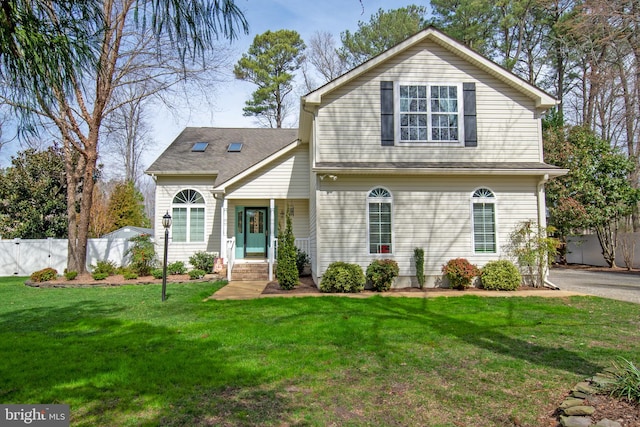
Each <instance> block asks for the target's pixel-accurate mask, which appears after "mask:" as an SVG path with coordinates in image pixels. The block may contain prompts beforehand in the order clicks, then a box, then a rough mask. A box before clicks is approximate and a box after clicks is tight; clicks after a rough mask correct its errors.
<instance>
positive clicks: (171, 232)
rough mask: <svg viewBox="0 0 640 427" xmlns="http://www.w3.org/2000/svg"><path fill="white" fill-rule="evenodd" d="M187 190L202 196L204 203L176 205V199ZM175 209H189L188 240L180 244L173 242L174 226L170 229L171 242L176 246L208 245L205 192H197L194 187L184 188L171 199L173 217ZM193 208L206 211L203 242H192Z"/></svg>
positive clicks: (205, 214)
mask: <svg viewBox="0 0 640 427" xmlns="http://www.w3.org/2000/svg"><path fill="white" fill-rule="evenodd" d="M186 190H191V191H195V192H196V193H198V194H200V197H202V200H204V203H174V202H173V201H174V199H175V198H176V196H177V195H178V194H180V193H182V192H183V191H186ZM174 208H186V209H187V224H186V227H187V229H186V240H184V241H180V242H176V241H174V240H173V230H174V228H173V225H172V226H171V228H170V234H171V242H172V243H176V244H194V245H197V244H203V243H206V241H207V201H206V199H205V197H204V192H203V191H200V190H197V189H195V188H192V187H187V188H182V189H180V190H178V191H176V192H175V193H174V194H173V197H171V215H172V216H173V209H174ZM191 208H202V209H204V218H203V221H204V224H203V230H202V231H203V238H202V240H198V241H191V233H190V231H191Z"/></svg>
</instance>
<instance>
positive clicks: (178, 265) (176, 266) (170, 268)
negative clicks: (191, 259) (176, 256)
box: [167, 261, 187, 274]
mask: <svg viewBox="0 0 640 427" xmlns="http://www.w3.org/2000/svg"><path fill="white" fill-rule="evenodd" d="M186 273H187V267H185V266H184V262H182V261H176V262H172V263H171V264H169V265H167V274H186Z"/></svg>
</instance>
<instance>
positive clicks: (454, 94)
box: [397, 83, 464, 143]
mask: <svg viewBox="0 0 640 427" xmlns="http://www.w3.org/2000/svg"><path fill="white" fill-rule="evenodd" d="M397 93H398V102H397V105H398V116H399V127H398V132H399V141H400V142H404V143H421V142H425V143H426V142H434V143H451V142H462V138H463V136H464V135H463V131H462V129H461V127H462V123H463V121H464V120H463V111H462V88H461V86H460V85H446V84H402V83H399V84H398V92H397Z"/></svg>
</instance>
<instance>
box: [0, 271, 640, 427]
mask: <svg viewBox="0 0 640 427" xmlns="http://www.w3.org/2000/svg"><path fill="white" fill-rule="evenodd" d="M23 280H24V279H20V278H3V279H0V403H66V404H69V405H70V406H71V414H72V423H71V424H72V425H79V426H95V425H105V426H121V425H130V426H138V425H183V426H192V425H224V426H227V425H273V426H283V425H289V426H292V425H297V426H326V425H341V426H344V425H347V426H348V425H353V426H357V425H373V426H389V425H428V426H478V425H482V426H505V425H512V424H511V420H514V419H517V420H519V422H520V423H521V424H520V425H523V426H537V425H539V423H538V422H537V421H536V420H537V419H538V417H540V416H542V415H544V414H546V413H548V412H549V411H551V410H553V408H554V407H555V406H557V405H558V404H559V402H560V399H561V398H562V396H563V394H564V393H565V392H566V391H567V390H568V389H569V388H571V387H572V386H573V385H574V384H575V383H576V382H577V381H579V380H582V379H584V378H586V377H588V376H591V375H593V374H594V373H596V372H598V371H599V370H602V369H603V368H605V367H607V366H610V365H611V363H612V362H613V361H615V360H616V359H617V357H618V356H623V357H625V358H627V359H630V360H633V361H635V362H640V361H639V360H638V359H637V358H638V355H639V354H640V333H639V332H638V331H639V330H640V306H639V305H634V304H631V303H623V302H619V301H613V300H605V299H598V298H588V297H573V298H570V299H555V298H551V299H547V298H544V299H543V298H478V297H473V296H464V297H456V298H435V299H412V298H383V297H372V298H368V299H351V298H342V297H322V298H314V297H310V298H291V299H290V298H268V299H260V300H255V301H207V302H204V301H203V299H204V298H205V297H206V296H208V295H211V294H212V293H213V292H214V291H215V290H216V289H218V288H219V287H220V286H222V284H215V283H204V284H203V283H190V284H181V285H172V284H170V285H169V286H168V292H167V294H168V300H167V301H166V302H164V303H162V302H161V301H160V294H161V292H160V286H159V285H145V286H124V287H120V288H93V289H37V288H29V287H26V286H24V285H23Z"/></svg>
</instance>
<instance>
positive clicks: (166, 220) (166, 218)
mask: <svg viewBox="0 0 640 427" xmlns="http://www.w3.org/2000/svg"><path fill="white" fill-rule="evenodd" d="M162 226H163V227H164V260H163V262H162V301H164V300H166V299H167V252H168V250H169V228H170V227H171V215H169V211H167V213H166V214H164V215H163V216H162Z"/></svg>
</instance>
